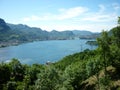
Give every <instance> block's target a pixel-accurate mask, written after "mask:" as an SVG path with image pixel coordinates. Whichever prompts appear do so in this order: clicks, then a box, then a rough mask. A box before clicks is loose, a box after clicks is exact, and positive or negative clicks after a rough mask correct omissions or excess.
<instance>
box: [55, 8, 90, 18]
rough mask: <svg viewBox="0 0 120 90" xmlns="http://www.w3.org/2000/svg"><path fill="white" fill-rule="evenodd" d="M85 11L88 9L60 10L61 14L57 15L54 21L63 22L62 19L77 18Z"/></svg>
mask: <svg viewBox="0 0 120 90" xmlns="http://www.w3.org/2000/svg"><path fill="white" fill-rule="evenodd" d="M87 10H88V8H85V7H75V8H69V9H60V10H59V11H61V14H60V15H57V16H56V19H58V20H64V19H69V18H73V17H77V16H80V15H81V14H83V13H85V12H86V11H87Z"/></svg>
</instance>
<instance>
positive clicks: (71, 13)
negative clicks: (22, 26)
mask: <svg viewBox="0 0 120 90" xmlns="http://www.w3.org/2000/svg"><path fill="white" fill-rule="evenodd" d="M87 10H88V8H86V7H73V8H69V9H64V8H62V9H59V10H58V12H59V14H52V13H49V14H46V15H44V16H37V15H32V16H29V17H25V18H23V19H22V20H23V21H25V22H26V21H40V20H65V19H71V18H74V17H77V16H80V15H81V14H83V13H85V12H86V11H87Z"/></svg>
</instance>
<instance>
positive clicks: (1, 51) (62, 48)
mask: <svg viewBox="0 0 120 90" xmlns="http://www.w3.org/2000/svg"><path fill="white" fill-rule="evenodd" d="M86 42H87V40H86V39H81V40H52V41H37V42H31V43H25V44H21V45H18V46H9V47H5V48H0V61H4V62H7V61H9V60H11V59H12V58H17V59H19V60H20V62H21V63H25V64H33V63H40V64H44V63H46V62H47V61H50V62H55V61H58V60H60V59H62V58H63V57H65V56H67V55H70V54H73V53H76V52H81V51H83V50H85V49H95V48H96V46H90V45H87V44H86Z"/></svg>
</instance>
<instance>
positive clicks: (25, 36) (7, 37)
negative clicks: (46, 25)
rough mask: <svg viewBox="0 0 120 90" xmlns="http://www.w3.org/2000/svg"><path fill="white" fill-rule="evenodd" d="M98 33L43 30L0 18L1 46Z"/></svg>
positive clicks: (96, 35) (92, 35) (80, 36)
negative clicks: (11, 22)
mask: <svg viewBox="0 0 120 90" xmlns="http://www.w3.org/2000/svg"><path fill="white" fill-rule="evenodd" d="M98 35H99V34H98V33H92V32H90V31H87V30H73V31H70V30H66V31H61V32H59V31H57V30H53V31H51V32H48V31H45V30H42V29H41V28H36V27H29V26H27V25H23V24H17V25H15V24H10V23H6V22H5V21H4V20H3V19H0V46H1V45H2V46H6V45H7V44H11V43H12V44H13V43H14V44H18V43H23V42H30V41H37V40H68V39H74V38H75V37H77V38H84V39H86V38H87V39H90V38H96V37H98Z"/></svg>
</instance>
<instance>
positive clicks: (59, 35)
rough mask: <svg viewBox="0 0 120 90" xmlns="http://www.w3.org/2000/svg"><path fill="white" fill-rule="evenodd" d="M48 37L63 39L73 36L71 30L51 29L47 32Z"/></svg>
mask: <svg viewBox="0 0 120 90" xmlns="http://www.w3.org/2000/svg"><path fill="white" fill-rule="evenodd" d="M49 36H50V37H49V39H54V40H56V39H58V40H65V39H70V38H72V37H74V34H73V32H72V31H62V32H59V31H56V30H52V31H51V32H50V33H49Z"/></svg>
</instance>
